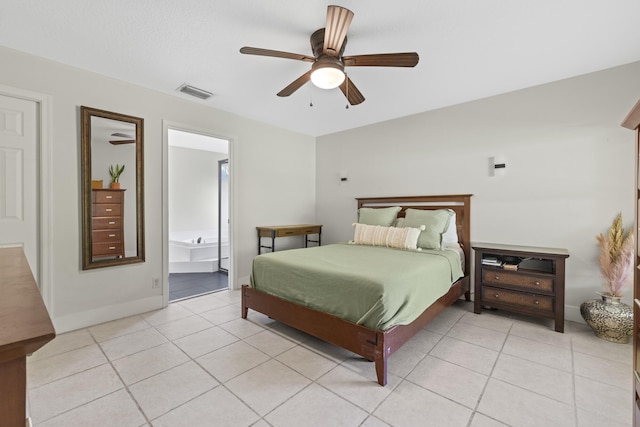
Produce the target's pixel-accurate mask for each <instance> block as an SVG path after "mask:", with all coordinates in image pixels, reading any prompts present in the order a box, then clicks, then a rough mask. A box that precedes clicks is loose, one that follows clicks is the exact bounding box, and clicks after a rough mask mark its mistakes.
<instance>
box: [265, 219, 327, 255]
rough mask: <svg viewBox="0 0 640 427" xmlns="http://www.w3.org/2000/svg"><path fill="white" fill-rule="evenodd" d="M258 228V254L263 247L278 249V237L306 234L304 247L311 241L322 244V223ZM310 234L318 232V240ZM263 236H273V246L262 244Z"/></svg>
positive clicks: (272, 250) (273, 250) (272, 249)
mask: <svg viewBox="0 0 640 427" xmlns="http://www.w3.org/2000/svg"><path fill="white" fill-rule="evenodd" d="M256 230H258V255H260V254H261V253H262V248H265V249H271V252H275V250H276V245H275V244H276V237H290V236H304V247H305V248H306V247H308V246H309V242H313V243H317V244H318V246H320V236H321V234H322V225H318V224H298V225H274V226H269V227H256ZM310 234H317V235H318V240H310V239H309V235H310ZM263 237H270V238H271V246H265V245H263V244H262V238H263Z"/></svg>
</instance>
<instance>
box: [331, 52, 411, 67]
mask: <svg viewBox="0 0 640 427" xmlns="http://www.w3.org/2000/svg"><path fill="white" fill-rule="evenodd" d="M419 59H420V58H419V57H418V54H417V53H416V52H406V53H379V54H374V55H355V56H343V57H342V62H343V63H344V65H345V67H415V66H416V65H417V64H418V60H419Z"/></svg>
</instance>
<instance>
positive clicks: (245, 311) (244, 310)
mask: <svg viewBox="0 0 640 427" xmlns="http://www.w3.org/2000/svg"><path fill="white" fill-rule="evenodd" d="M246 288H247V285H242V291H241V292H242V305H241V307H240V310H241V311H240V315H241V316H242V318H243V319H246V318H247V314H249V307H248V306H247V302H246V301H245V298H247V296H246V295H247V292H246Z"/></svg>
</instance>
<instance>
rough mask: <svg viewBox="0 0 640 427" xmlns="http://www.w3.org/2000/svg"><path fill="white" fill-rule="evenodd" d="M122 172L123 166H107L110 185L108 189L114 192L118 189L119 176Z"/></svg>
mask: <svg viewBox="0 0 640 427" xmlns="http://www.w3.org/2000/svg"><path fill="white" fill-rule="evenodd" d="M122 172H124V165H122V167H120V165H116V166H115V167H114V166H113V165H111V166H109V175H111V185H110V187H111V188H112V189H114V190H119V189H120V175H122Z"/></svg>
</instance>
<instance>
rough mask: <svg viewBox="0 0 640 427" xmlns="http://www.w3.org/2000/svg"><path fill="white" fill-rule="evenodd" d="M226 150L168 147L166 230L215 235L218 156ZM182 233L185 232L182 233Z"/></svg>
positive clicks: (222, 156) (223, 157) (216, 223)
mask: <svg viewBox="0 0 640 427" xmlns="http://www.w3.org/2000/svg"><path fill="white" fill-rule="evenodd" d="M228 158H229V154H225V153H214V152H211V151H205V150H194V149H190V148H181V147H171V146H170V147H169V199H168V200H169V231H170V232H171V233H175V232H188V231H202V230H211V234H210V235H207V236H198V235H195V234H189V236H190V237H192V238H196V239H197V238H198V237H212V236H214V237H216V239H217V236H218V160H222V159H228ZM185 235H186V234H185Z"/></svg>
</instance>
